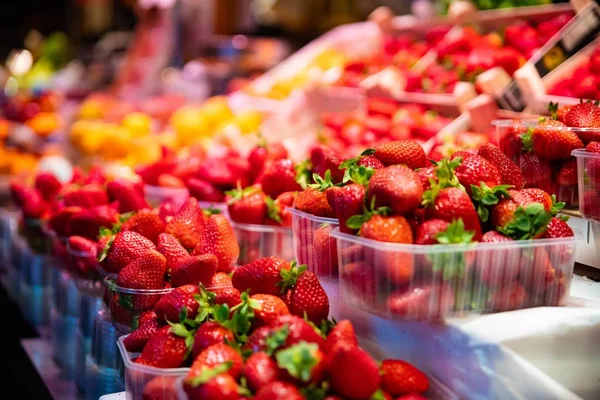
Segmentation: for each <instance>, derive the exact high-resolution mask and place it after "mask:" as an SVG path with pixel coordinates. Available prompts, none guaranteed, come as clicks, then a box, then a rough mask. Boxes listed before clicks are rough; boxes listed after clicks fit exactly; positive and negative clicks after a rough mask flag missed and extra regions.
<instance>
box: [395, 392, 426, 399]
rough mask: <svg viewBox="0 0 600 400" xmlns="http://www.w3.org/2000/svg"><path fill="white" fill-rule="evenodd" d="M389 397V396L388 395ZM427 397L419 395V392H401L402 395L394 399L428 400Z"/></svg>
mask: <svg viewBox="0 0 600 400" xmlns="http://www.w3.org/2000/svg"><path fill="white" fill-rule="evenodd" d="M390 399H391V397H390ZM428 399H429V398H428V397H425V396H423V395H420V394H419V393H409V394H403V395H402V396H399V397H396V399H395V400H428Z"/></svg>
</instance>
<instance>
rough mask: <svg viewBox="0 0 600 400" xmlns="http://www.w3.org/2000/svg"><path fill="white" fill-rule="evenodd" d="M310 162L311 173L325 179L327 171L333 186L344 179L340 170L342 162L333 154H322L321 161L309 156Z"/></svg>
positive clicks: (342, 171)
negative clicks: (311, 166)
mask: <svg viewBox="0 0 600 400" xmlns="http://www.w3.org/2000/svg"><path fill="white" fill-rule="evenodd" d="M311 160H312V164H313V169H312V170H313V172H314V173H315V174H317V175H318V176H320V177H321V178H325V176H326V174H327V171H329V176H330V179H331V182H332V183H334V184H335V183H340V182H341V181H342V179H343V178H344V170H343V168H342V169H340V166H341V164H342V160H341V159H340V158H339V157H338V156H336V155H335V154H333V153H327V154H324V155H323V158H322V160H321V159H318V160H315V159H314V157H313V154H311Z"/></svg>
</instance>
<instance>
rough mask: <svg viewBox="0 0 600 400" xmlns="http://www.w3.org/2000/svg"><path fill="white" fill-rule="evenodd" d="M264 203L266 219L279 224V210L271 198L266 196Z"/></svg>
mask: <svg viewBox="0 0 600 400" xmlns="http://www.w3.org/2000/svg"><path fill="white" fill-rule="evenodd" d="M265 203H266V204H267V217H268V218H270V219H272V220H273V221H275V222H277V223H279V224H281V216H280V215H279V213H280V212H281V210H280V209H279V207H278V206H277V205H276V204H275V201H274V200H273V199H272V198H271V197H269V196H267V197H266V198H265Z"/></svg>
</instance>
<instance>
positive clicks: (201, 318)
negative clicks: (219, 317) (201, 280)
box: [180, 284, 217, 324]
mask: <svg viewBox="0 0 600 400" xmlns="http://www.w3.org/2000/svg"><path fill="white" fill-rule="evenodd" d="M199 287H200V293H199V294H195V295H194V300H196V302H198V304H199V307H198V313H197V314H196V318H195V321H196V322H197V323H198V324H201V323H202V322H205V321H207V320H208V319H209V318H210V317H211V316H212V315H213V313H214V309H215V299H216V298H217V295H216V294H215V293H214V292H209V291H208V290H206V288H205V287H204V285H203V284H200V286H199ZM180 319H181V315H180Z"/></svg>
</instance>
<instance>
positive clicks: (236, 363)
mask: <svg viewBox="0 0 600 400" xmlns="http://www.w3.org/2000/svg"><path fill="white" fill-rule="evenodd" d="M222 364H228V365H229V368H228V369H227V375H229V376H231V377H232V378H234V379H238V378H239V377H240V375H241V374H242V367H243V364H244V362H243V360H242V356H241V355H240V353H238V352H237V351H236V350H234V349H233V348H232V347H230V346H229V345H227V344H225V343H216V344H213V345H211V346H208V347H207V348H206V349H204V350H203V351H202V352H201V353H200V354H199V355H198V356H197V357H196V359H195V360H194V362H193V364H192V366H191V367H190V373H189V374H188V377H194V376H200V375H201V374H202V371H203V370H205V369H206V368H214V367H217V366H219V365H222Z"/></svg>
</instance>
